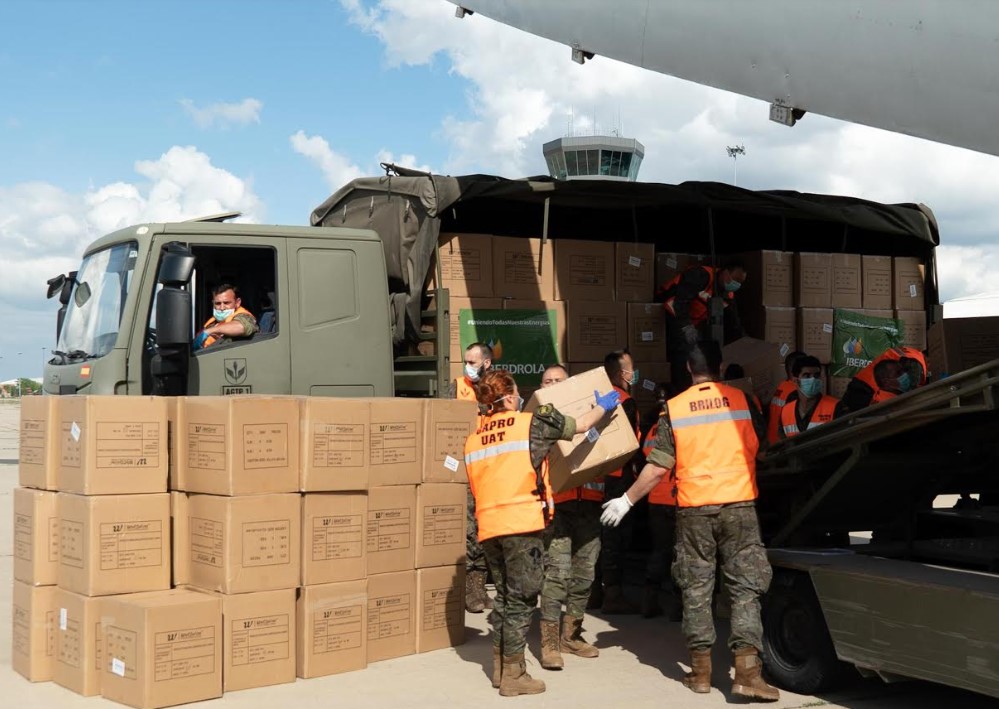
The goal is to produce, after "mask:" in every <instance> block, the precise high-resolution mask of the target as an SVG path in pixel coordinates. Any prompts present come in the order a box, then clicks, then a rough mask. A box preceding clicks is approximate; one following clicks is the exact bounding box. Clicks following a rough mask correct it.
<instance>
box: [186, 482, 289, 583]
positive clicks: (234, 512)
mask: <svg viewBox="0 0 999 709" xmlns="http://www.w3.org/2000/svg"><path fill="white" fill-rule="evenodd" d="M188 509H189V511H190V535H191V552H190V557H191V573H190V580H191V581H190V582H191V584H192V585H193V586H197V587H198V588H203V589H206V590H209V591H221V592H222V593H248V592H251V591H271V590H277V589H282V588H295V587H296V586H298V581H299V576H300V573H301V554H302V509H301V500H300V498H299V495H297V494H284V495H253V496H248V497H223V496H220V495H198V494H194V495H190V496H189V497H188Z"/></svg>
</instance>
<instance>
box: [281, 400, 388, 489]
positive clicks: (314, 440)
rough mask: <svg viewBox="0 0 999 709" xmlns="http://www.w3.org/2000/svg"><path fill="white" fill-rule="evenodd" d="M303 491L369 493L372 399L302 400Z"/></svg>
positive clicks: (300, 483) (301, 478) (301, 481)
mask: <svg viewBox="0 0 999 709" xmlns="http://www.w3.org/2000/svg"><path fill="white" fill-rule="evenodd" d="M301 428H302V432H301V433H302V455H301V461H302V472H301V476H300V478H299V484H298V487H299V489H300V490H302V491H303V492H319V491H335V490H367V489H368V466H369V465H370V460H371V451H370V448H369V445H370V433H371V399H341V398H338V397H325V396H310V397H306V398H305V399H303V400H302V425H301Z"/></svg>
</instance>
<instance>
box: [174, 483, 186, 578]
mask: <svg viewBox="0 0 999 709" xmlns="http://www.w3.org/2000/svg"><path fill="white" fill-rule="evenodd" d="M170 540H171V542H172V543H171V545H170V547H171V549H172V551H173V554H172V555H171V557H172V562H173V565H172V568H171V576H172V578H173V585H174V586H183V585H185V584H188V583H190V582H191V511H190V507H189V505H188V504H187V493H186V492H180V491H178V490H175V491H173V492H171V493H170Z"/></svg>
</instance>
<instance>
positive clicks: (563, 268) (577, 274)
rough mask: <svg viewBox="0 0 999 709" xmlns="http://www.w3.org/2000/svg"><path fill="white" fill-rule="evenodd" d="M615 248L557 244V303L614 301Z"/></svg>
mask: <svg viewBox="0 0 999 709" xmlns="http://www.w3.org/2000/svg"><path fill="white" fill-rule="evenodd" d="M615 263H616V262H615V257H614V244H613V243H612V242H610V241H578V240H576V239H556V240H555V300H600V301H605V302H606V301H613V300H614V272H615V271H616V267H615Z"/></svg>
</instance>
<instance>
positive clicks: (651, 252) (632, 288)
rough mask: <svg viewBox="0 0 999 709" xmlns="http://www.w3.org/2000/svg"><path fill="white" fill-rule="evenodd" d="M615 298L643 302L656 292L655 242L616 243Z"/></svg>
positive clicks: (622, 300) (621, 300) (650, 298)
mask: <svg viewBox="0 0 999 709" xmlns="http://www.w3.org/2000/svg"><path fill="white" fill-rule="evenodd" d="M614 261H615V263H616V264H617V268H616V272H615V274H614V299H615V300H617V301H619V302H622V303H624V302H635V303H643V302H646V301H649V300H652V297H653V295H654V294H655V287H656V283H655V275H656V274H655V269H656V247H655V244H636V243H633V242H623V241H619V242H617V243H616V244H614Z"/></svg>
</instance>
